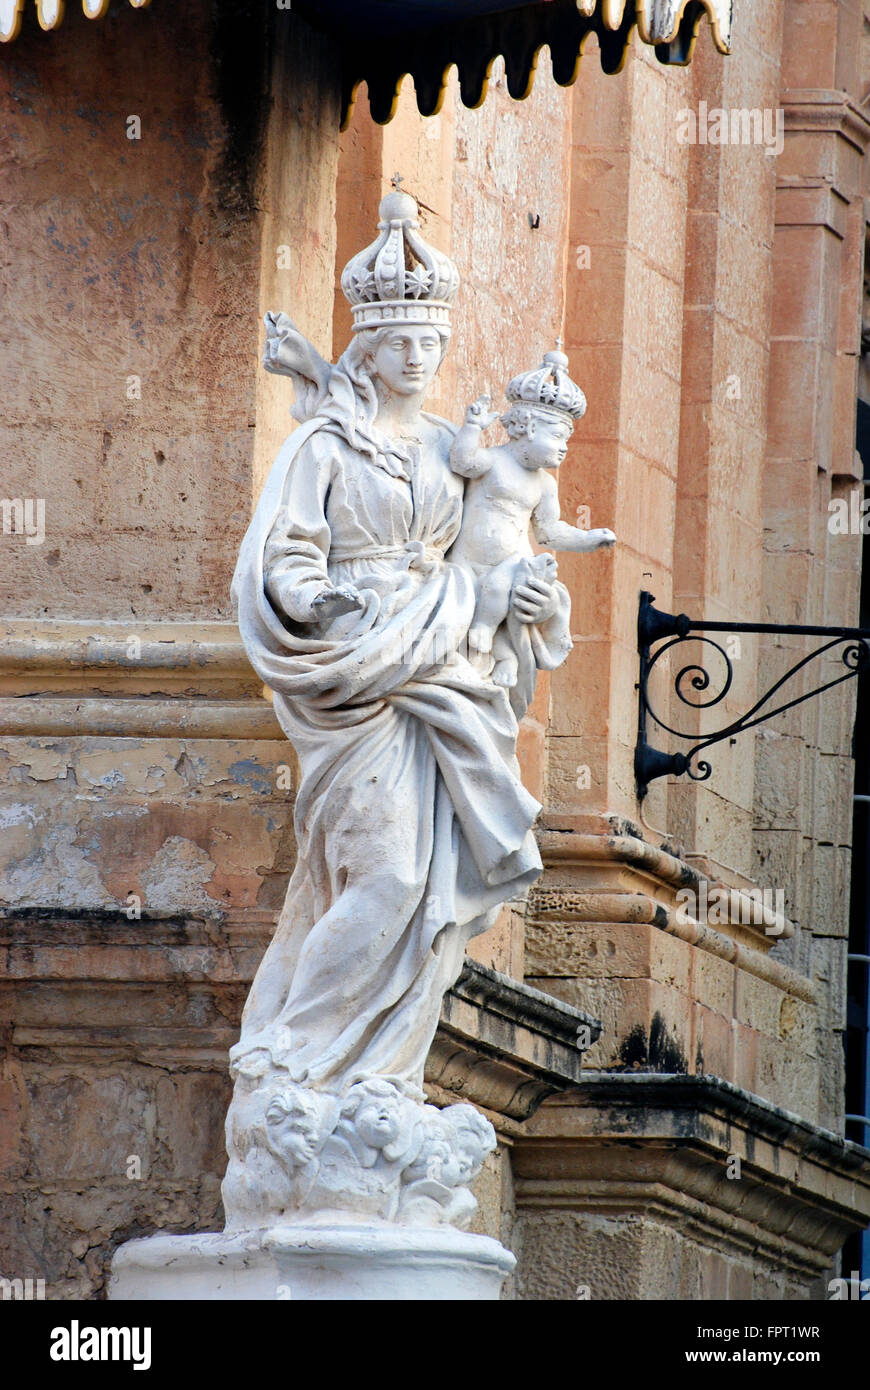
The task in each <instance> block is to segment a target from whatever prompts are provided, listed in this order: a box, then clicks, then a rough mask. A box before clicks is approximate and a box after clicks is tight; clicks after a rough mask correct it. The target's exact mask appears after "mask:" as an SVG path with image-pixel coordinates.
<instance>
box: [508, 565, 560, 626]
mask: <svg viewBox="0 0 870 1390" xmlns="http://www.w3.org/2000/svg"><path fill="white" fill-rule="evenodd" d="M557 607H558V597H557V594H556V585H555V583H554V582H552V581H551V580H547V579H542V578H541V577H540V576H538V575H534V574H530V575H529V576H528V577H527V578H526V579H524V580H523V581H522V582H521V583H520V584H517V585H515V587H514V589H513V592H512V593H511V612H512V613H513V614H514V616H515V617H516V618H518V619H519V621H520V622H521V623H543V622H546V620H547V618H552V616H553V614H554V613H555V612H556V608H557Z"/></svg>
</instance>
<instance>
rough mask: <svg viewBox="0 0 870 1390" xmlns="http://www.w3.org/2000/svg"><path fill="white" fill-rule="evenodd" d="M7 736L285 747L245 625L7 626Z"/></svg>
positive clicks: (1, 705)
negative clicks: (249, 653) (241, 628)
mask: <svg viewBox="0 0 870 1390" xmlns="http://www.w3.org/2000/svg"><path fill="white" fill-rule="evenodd" d="M0 638H2V644H0V735H5V736H17V735H20V736H23V737H31V736H32V737H47V738H52V737H56V738H63V737H66V738H71V737H83V736H90V737H141V738H149V737H151V738H161V737H162V738H178V737H183V738H236V739H283V737H284V735H283V734H282V732H281V728H280V726H279V724H278V721H277V720H276V718H275V715H274V714H273V712H272V707H271V704H270V702H269V701H268V700H267V699H265V698H264V697H263V689H262V686H261V685H260V683H259V681H258V680H257V678H256V676H255V675H254V673H253V672H252V671H251V668H250V665H249V664H248V662H247V659H246V657H245V653H244V648H243V646H242V643H241V639H240V637H239V632H238V628H237V627H236V625H235V623H227V622H214V623H184V622H165V623H136V622H133V621H130V622H125V623H107V622H102V621H100V620H98V619H95V620H94V621H93V622H92V623H89V622H72V621H69V622H63V621H33V622H30V621H23V620H22V621H14V620H11V621H7V622H4V623H3V624H2V627H0Z"/></svg>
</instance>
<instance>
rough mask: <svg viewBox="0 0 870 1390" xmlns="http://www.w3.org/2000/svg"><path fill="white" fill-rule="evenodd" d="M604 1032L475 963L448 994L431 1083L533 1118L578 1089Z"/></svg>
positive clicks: (515, 1116)
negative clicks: (553, 1099) (586, 1055)
mask: <svg viewBox="0 0 870 1390" xmlns="http://www.w3.org/2000/svg"><path fill="white" fill-rule="evenodd" d="M600 1032H601V1024H600V1023H599V1022H598V1021H597V1019H594V1018H591V1017H590V1015H589V1014H586V1013H584V1012H582V1010H580V1009H575V1008H573V1007H572V1006H571V1005H570V1004H565V1003H563V1002H562V1001H561V1000H559V999H554V998H552V997H551V996H550V995H548V994H544V993H543V992H542V991H541V990H538V989H532V988H531V986H529V985H526V984H522V983H520V982H519V981H517V980H511V979H510V978H509V977H508V976H507V975H502V974H500V973H499V972H498V971H496V970H490V969H488V968H487V967H486V966H483V965H480V964H479V963H478V962H477V961H473V960H467V961H466V962H465V965H464V967H463V970H462V974H461V975H460V977H459V979H458V980H457V982H456V984H455V985H454V986H453V988H452V989H451V990H450V991H449V993H448V994H447V995H446V996H445V999H444V1004H443V1007H442V1010H441V1023H440V1025H439V1028H438V1033H437V1035H436V1037H435V1041H434V1043H433V1044H432V1048H431V1051H430V1053H429V1059H428V1061H427V1063H426V1080H427V1083H431V1084H432V1085H433V1086H439V1087H441V1088H443V1089H444V1090H446V1091H450V1092H453V1093H455V1094H459V1095H461V1096H464V1097H466V1098H467V1099H468V1100H473V1101H475V1102H476V1103H477V1104H478V1105H481V1106H483V1107H484V1108H485V1109H487V1110H489V1111H492V1112H495V1113H496V1114H499V1115H504V1116H506V1117H508V1118H510V1119H514V1120H525V1119H527V1118H528V1116H529V1115H531V1114H533V1113H534V1111H535V1110H536V1109H537V1108H538V1106H539V1105H540V1104H541V1102H542V1101H543V1100H544V1099H545V1098H546V1097H547V1096H549V1095H553V1094H554V1092H557V1091H562V1090H565V1089H566V1087H568V1086H576V1085H577V1083H578V1082H579V1081H580V1079H581V1064H582V1054H583V1052H584V1051H585V1050H586V1049H587V1048H588V1047H590V1046H591V1045H592V1043H594V1042H595V1041H596V1039H597V1038H598V1036H599V1034H600ZM584 1033H585V1036H583V1035H584ZM455 1094H454V1097H453V1098H455Z"/></svg>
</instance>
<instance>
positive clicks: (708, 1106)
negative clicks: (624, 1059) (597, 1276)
mask: <svg viewBox="0 0 870 1390" xmlns="http://www.w3.org/2000/svg"><path fill="white" fill-rule="evenodd" d="M735 1158H736V1159H739V1160H740V1164H739V1168H740V1177H739V1178H729V1177H728V1174H727V1167H726V1165H727V1162H728V1160H729V1159H731V1160H734V1159H735ZM514 1174H515V1181H516V1195H517V1207H518V1210H527V1211H531V1210H532V1209H534V1210H537V1211H540V1210H542V1209H544V1210H549V1211H555V1210H560V1209H561V1210H574V1211H577V1212H583V1213H585V1214H587V1215H588V1214H590V1213H592V1214H595V1213H597V1214H598V1216H599V1217H604V1216H607V1217H608V1218H610V1219H612V1220H614V1221H617V1222H618V1221H620V1220H622V1221H635V1222H636V1221H638V1220H641V1221H650V1222H652V1223H654V1224H655V1223H658V1225H660V1226H664V1227H673V1228H677V1229H679V1230H680V1231H683V1232H687V1231H689V1230H691V1231H693V1232H694V1233H695V1235H696V1236H697V1238H698V1240H699V1241H700V1242H701V1243H702V1244H703V1245H704V1246H705V1247H707V1248H712V1249H715V1250H717V1251H719V1252H720V1253H721V1254H724V1255H726V1256H728V1257H729V1258H735V1257H739V1258H747V1257H748V1256H750V1255H752V1254H753V1252H755V1251H758V1252H760V1253H761V1254H762V1255H763V1256H764V1258H765V1259H767V1260H768V1261H770V1262H771V1263H772V1264H777V1265H779V1266H781V1267H782V1268H783V1269H785V1270H787V1271H788V1272H789V1277H791V1278H793V1279H796V1280H797V1281H798V1282H799V1283H801V1282H802V1283H803V1284H804V1286H807V1287H808V1286H809V1285H810V1284H812V1282H813V1281H814V1280H817V1279H818V1278H819V1276H820V1275H821V1274H823V1273H824V1271H826V1270H827V1269H828V1268H829V1265H830V1261H831V1258H832V1256H833V1255H834V1254H835V1253H836V1251H837V1250H839V1248H840V1247H841V1246H842V1244H843V1242H844V1240H845V1239H846V1238H847V1237H848V1236H849V1235H851V1234H852V1233H854V1232H856V1231H860V1230H862V1229H863V1228H864V1227H865V1226H866V1224H867V1223H868V1221H870V1150H868V1149H865V1148H862V1147H861V1146H860V1145H857V1144H854V1143H851V1142H850V1141H849V1140H846V1139H843V1138H842V1137H841V1136H839V1135H837V1134H834V1133H833V1132H832V1131H830V1130H826V1129H822V1128H821V1127H819V1126H817V1125H814V1124H811V1123H810V1122H809V1121H807V1120H805V1119H803V1118H802V1117H801V1116H799V1115H796V1114H794V1113H792V1112H790V1111H787V1110H784V1109H781V1108H780V1107H778V1106H775V1105H772V1104H770V1103H769V1102H768V1101H765V1100H762V1099H761V1098H760V1097H759V1096H756V1095H753V1094H751V1093H750V1092H748V1091H744V1090H741V1089H740V1088H739V1087H737V1086H734V1085H732V1084H731V1083H730V1082H728V1081H724V1080H722V1079H721V1078H720V1077H716V1076H676V1075H668V1074H658V1075H655V1074H651V1073H639V1072H638V1073H629V1074H621V1075H615V1074H613V1073H609V1072H595V1071H588V1072H586V1073H585V1074H584V1078H583V1087H582V1089H578V1090H576V1091H574V1092H571V1093H570V1094H565V1095H562V1096H559V1097H556V1098H553V1099H551V1100H550V1101H548V1103H547V1104H546V1105H545V1106H543V1107H542V1108H541V1110H539V1112H538V1114H537V1115H536V1116H535V1118H534V1120H533V1121H532V1122H531V1123H530V1125H529V1126H528V1127H527V1128H526V1129H525V1130H524V1131H523V1132H522V1134H520V1135H518V1136H517V1138H516V1141H515V1148H514Z"/></svg>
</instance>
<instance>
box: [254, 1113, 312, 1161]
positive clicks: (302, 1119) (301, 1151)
mask: <svg viewBox="0 0 870 1390" xmlns="http://www.w3.org/2000/svg"><path fill="white" fill-rule="evenodd" d="M266 1124H267V1126H268V1131H269V1139H270V1141H271V1144H272V1147H273V1148H274V1149H276V1150H277V1151H278V1152H279V1153H280V1154H281V1155H282V1156H283V1157H285V1158H287V1159H289V1160H290V1161H291V1162H292V1163H297V1164H305V1163H308V1162H309V1161H310V1160H311V1159H312V1158H313V1157H314V1154H315V1152H316V1149H317V1134H318V1123H317V1117H316V1115H314V1114H310V1113H307V1112H306V1111H304V1110H295V1109H294V1110H292V1111H291V1112H290V1113H289V1114H288V1113H287V1111H286V1110H284V1108H283V1107H282V1106H280V1105H275V1104H274V1103H273V1104H272V1105H270V1107H269V1109H268V1111H267V1113H266Z"/></svg>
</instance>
